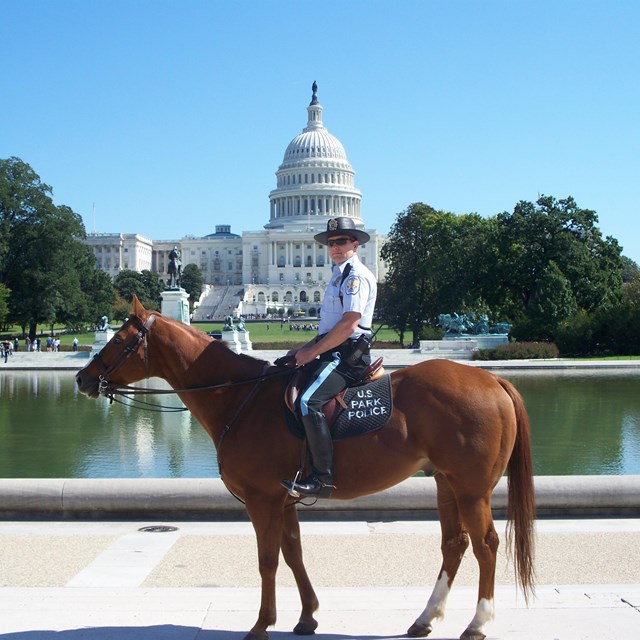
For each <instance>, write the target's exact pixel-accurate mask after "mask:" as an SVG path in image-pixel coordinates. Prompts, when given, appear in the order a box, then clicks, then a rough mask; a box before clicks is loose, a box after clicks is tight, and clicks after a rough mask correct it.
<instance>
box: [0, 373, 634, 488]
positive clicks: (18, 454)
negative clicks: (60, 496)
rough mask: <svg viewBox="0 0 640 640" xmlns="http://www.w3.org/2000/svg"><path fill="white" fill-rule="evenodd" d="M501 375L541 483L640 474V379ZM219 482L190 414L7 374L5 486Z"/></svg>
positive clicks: (54, 378) (2, 398)
mask: <svg viewBox="0 0 640 640" xmlns="http://www.w3.org/2000/svg"><path fill="white" fill-rule="evenodd" d="M500 375H502V376H503V377H505V378H508V379H509V380H511V381H512V382H513V383H514V384H515V385H516V386H517V387H518V389H519V390H520V392H521V393H522V395H523V397H524V399H525V403H526V405H527V410H528V412H529V416H530V419H531V426H532V443H533V451H534V470H535V473H536V475H585V474H586V475H590V474H595V475H599V474H600V475H616V474H640V372H635V373H627V372H624V373H606V374H602V373H601V372H597V373H593V374H591V373H581V374H576V373H573V372H558V371H535V372H521V371H516V370H513V371H509V372H501V373H500ZM150 384H151V385H154V386H158V387H164V383H163V382H162V381H160V380H153V381H150ZM148 399H149V400H150V401H152V402H161V403H162V404H163V405H169V406H171V407H174V408H180V407H182V405H181V403H180V400H179V399H178V398H177V397H174V396H171V395H163V396H160V397H158V396H156V397H153V398H148ZM217 476H218V467H217V461H216V453H215V448H214V446H213V444H212V442H211V440H210V438H209V436H208V435H207V434H206V433H205V431H204V430H203V429H202V427H200V425H199V424H198V423H197V422H196V421H195V420H194V419H193V418H192V417H191V414H190V413H189V412H188V411H184V412H177V413H159V412H149V411H143V410H140V409H137V408H133V407H130V406H123V405H121V404H118V403H113V404H110V403H109V401H108V400H107V399H105V398H100V399H99V400H97V401H96V400H89V399H88V398H86V397H85V396H83V395H81V394H79V393H78V392H77V390H76V386H75V383H74V374H73V372H68V371H38V372H19V371H11V372H2V373H1V374H0V477H4V478H28V477H38V478H57V477H75V478H125V477H126V478H140V477H149V478H178V477H179V478H189V477H217Z"/></svg>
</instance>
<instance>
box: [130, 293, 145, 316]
mask: <svg viewBox="0 0 640 640" xmlns="http://www.w3.org/2000/svg"><path fill="white" fill-rule="evenodd" d="M145 311H146V309H145V308H144V307H143V306H142V303H141V302H140V300H138V296H137V295H136V294H135V293H134V294H133V315H134V316H138V318H140V317H141V316H143V315H144V313H145Z"/></svg>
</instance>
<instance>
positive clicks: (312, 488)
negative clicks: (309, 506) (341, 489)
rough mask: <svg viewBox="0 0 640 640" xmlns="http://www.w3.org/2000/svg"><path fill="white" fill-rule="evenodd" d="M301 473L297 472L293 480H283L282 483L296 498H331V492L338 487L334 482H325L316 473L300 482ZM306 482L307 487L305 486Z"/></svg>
mask: <svg viewBox="0 0 640 640" xmlns="http://www.w3.org/2000/svg"><path fill="white" fill-rule="evenodd" d="M299 476H300V473H296V476H295V478H294V479H293V480H282V481H281V482H280V484H281V485H282V486H283V487H284V488H285V489H286V490H287V491H288V493H289V495H290V496H292V497H294V498H300V497H302V496H308V497H310V498H330V497H331V493H332V492H333V490H334V489H335V488H336V487H335V485H333V484H328V483H327V482H323V481H322V480H320V478H319V477H318V476H317V475H316V474H310V475H309V476H308V477H307V478H305V480H303V481H302V482H300V483H299V482H298V478H299ZM305 483H306V487H305Z"/></svg>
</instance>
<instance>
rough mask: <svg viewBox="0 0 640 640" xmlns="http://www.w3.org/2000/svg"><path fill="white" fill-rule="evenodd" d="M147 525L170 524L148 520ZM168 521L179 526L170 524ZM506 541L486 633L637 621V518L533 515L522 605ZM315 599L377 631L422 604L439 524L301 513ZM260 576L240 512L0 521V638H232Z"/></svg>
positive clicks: (351, 630) (452, 632) (284, 589)
mask: <svg viewBox="0 0 640 640" xmlns="http://www.w3.org/2000/svg"><path fill="white" fill-rule="evenodd" d="M149 525H164V526H169V527H171V529H170V530H168V531H164V532H159V531H157V530H153V531H151V532H146V531H144V530H142V529H144V528H145V527H147V526H149ZM173 527H175V529H173ZM497 528H498V531H499V532H500V533H501V541H502V546H501V548H500V552H499V563H498V569H497V574H496V580H497V588H496V602H495V604H496V619H495V620H494V621H493V622H492V623H490V624H489V625H488V626H487V633H488V638H490V639H493V638H510V639H514V640H515V639H517V640H520V639H521V640H533V639H535V640H547V639H548V640H588V639H590V638H593V639H595V638H597V639H598V640H614V639H615V640H624V639H627V638H628V639H630V640H631V639H632V638H637V637H638V631H637V629H638V625H639V623H640V585H639V584H638V583H639V578H640V553H639V552H638V549H639V548H640V519H625V518H619V519H591V520H539V521H538V524H537V554H536V568H537V576H538V588H537V597H536V599H535V600H534V601H533V602H532V603H531V604H530V606H529V607H528V608H527V607H526V605H525V603H524V600H523V598H522V596H521V594H519V593H517V591H516V589H515V587H514V577H513V567H512V565H511V564H510V562H509V559H508V557H507V553H506V545H505V543H504V522H503V521H498V522H497ZM302 535H303V548H304V551H305V560H306V565H307V568H308V570H309V573H310V576H311V579H312V581H313V582H314V585H315V587H316V590H317V592H318V596H319V598H320V603H321V608H320V611H319V612H318V614H317V619H318V621H319V627H318V631H317V633H316V637H317V638H318V639H322V640H347V639H349V640H374V639H376V640H382V639H387V638H402V637H404V636H403V635H402V634H403V633H404V632H405V630H406V629H407V628H408V627H409V625H410V624H411V623H412V622H413V620H414V619H415V618H416V616H417V615H418V614H419V613H420V612H421V611H422V610H423V608H424V606H425V605H426V601H427V598H428V596H429V593H430V591H431V587H432V586H433V582H434V580H435V577H436V574H437V572H438V569H439V564H440V553H439V525H438V523H437V522H435V521H427V522H415V521H412V522H409V521H393V522H366V521H356V522H303V523H302ZM476 584H477V569H476V563H475V559H474V558H473V556H472V554H471V553H470V552H469V551H468V552H467V554H466V556H465V558H464V560H463V563H462V566H461V569H460V573H459V575H458V578H457V580H456V584H455V586H454V589H453V591H452V593H451V596H450V598H449V605H448V608H447V616H446V618H445V620H444V621H441V622H440V623H439V624H437V626H435V628H434V632H433V634H432V636H431V637H432V638H438V639H440V640H443V639H447V640H448V639H451V638H457V637H459V636H460V634H461V633H462V631H463V630H464V629H465V627H466V625H467V624H468V623H469V621H470V620H471V618H472V616H473V613H474V608H475V599H476V589H477V587H476ZM259 597H260V595H259V576H258V571H257V560H256V547H255V539H254V536H253V530H252V528H251V526H250V525H249V524H248V523H244V522H226V523H224V522H171V521H165V522H159V521H139V522H136V521H123V522H105V521H99V522H98V521H95V522H86V521H85V522H77V521H76V522H69V521H54V522H33V521H29V522H21V521H11V522H0V639H1V640H54V639H55V640H103V639H109V640H125V639H126V640H128V639H129V638H131V639H134V638H135V639H136V640H146V639H147V638H149V639H151V638H153V639H154V640H163V639H165V638H166V639H170V640H174V639H175V640H182V639H185V640H187V639H189V640H195V639H197V640H223V639H225V640H227V639H229V640H241V639H242V638H243V637H244V635H245V633H246V632H247V630H248V629H249V628H250V627H251V626H252V625H253V623H254V622H255V618H256V616H257V609H258V606H259ZM278 610H279V617H278V622H277V624H276V625H275V627H274V628H273V630H271V631H270V635H271V638H272V640H273V639H275V640H278V639H279V640H285V639H288V638H294V637H295V636H294V635H293V634H292V633H291V630H292V629H293V627H294V625H295V623H296V622H297V618H298V615H299V604H298V597H297V592H296V590H295V587H294V583H293V578H292V575H291V572H290V571H289V569H288V568H287V567H286V566H285V565H284V562H281V566H280V570H279V572H278Z"/></svg>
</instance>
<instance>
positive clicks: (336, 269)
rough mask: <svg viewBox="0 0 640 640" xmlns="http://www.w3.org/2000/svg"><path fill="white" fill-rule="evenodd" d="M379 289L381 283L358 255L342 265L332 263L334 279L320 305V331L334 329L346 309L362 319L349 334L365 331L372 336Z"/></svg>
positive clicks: (354, 334)
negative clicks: (345, 271)
mask: <svg viewBox="0 0 640 640" xmlns="http://www.w3.org/2000/svg"><path fill="white" fill-rule="evenodd" d="M348 264H350V265H351V270H350V271H349V275H347V277H346V278H345V280H344V282H343V283H342V285H340V280H342V274H343V272H344V269H346V267H347V265H348ZM377 292H378V286H377V283H376V280H375V278H374V277H373V274H372V273H371V271H369V269H367V267H365V266H364V265H363V264H362V262H360V258H358V255H357V254H356V255H354V256H353V257H351V258H349V259H348V260H347V261H346V262H343V263H342V264H341V265H339V266H338V265H333V269H332V270H331V281H330V282H329V284H328V286H327V289H326V290H325V292H324V299H323V300H322V307H321V308H320V325H319V326H318V334H319V335H323V334H325V333H328V332H329V331H331V329H333V327H335V326H336V324H338V322H339V321H340V319H341V318H342V315H343V314H344V313H346V312H347V311H357V312H358V313H359V314H360V315H361V318H360V322H359V323H358V328H357V329H356V330H355V331H354V333H352V334H351V336H350V337H351V338H357V337H358V336H360V335H362V334H363V333H364V334H366V335H371V325H372V323H373V309H374V307H375V304H376V295H377ZM340 293H342V302H340Z"/></svg>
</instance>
